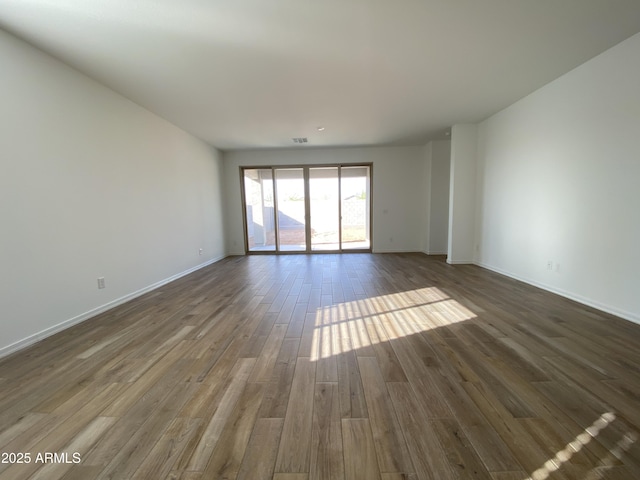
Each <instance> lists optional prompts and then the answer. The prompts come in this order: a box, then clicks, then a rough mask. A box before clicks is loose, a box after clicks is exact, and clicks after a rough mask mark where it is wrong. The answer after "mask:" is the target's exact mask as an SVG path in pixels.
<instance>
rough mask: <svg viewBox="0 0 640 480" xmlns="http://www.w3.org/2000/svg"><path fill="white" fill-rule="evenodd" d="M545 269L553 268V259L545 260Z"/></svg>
mask: <svg viewBox="0 0 640 480" xmlns="http://www.w3.org/2000/svg"><path fill="white" fill-rule="evenodd" d="M547 270H553V261H552V260H549V261H548V262H547Z"/></svg>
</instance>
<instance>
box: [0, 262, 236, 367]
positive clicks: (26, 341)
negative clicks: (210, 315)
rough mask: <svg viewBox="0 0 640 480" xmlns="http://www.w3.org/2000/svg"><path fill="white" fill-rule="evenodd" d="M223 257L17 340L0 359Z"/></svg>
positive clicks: (2, 348) (8, 346)
mask: <svg viewBox="0 0 640 480" xmlns="http://www.w3.org/2000/svg"><path fill="white" fill-rule="evenodd" d="M225 257H226V255H221V256H218V257H215V258H212V259H211V260H208V261H206V262H204V263H201V264H199V265H196V266H195V267H192V268H190V269H188V270H185V271H183V272H180V273H176V274H175V275H172V276H170V277H168V278H165V279H164V280H160V281H159V282H156V283H153V284H151V285H149V286H147V287H144V288H141V289H140V290H136V291H135V292H132V293H129V294H127V295H124V296H122V297H120V298H117V299H115V300H112V301H110V302H107V303H105V304H104V305H100V306H99V307H96V308H93V309H91V310H89V311H87V312H84V313H81V314H80V315H77V316H75V317H73V318H70V319H68V320H65V321H63V322H60V323H58V324H57V325H53V326H52V327H49V328H45V329H44V330H41V331H40V332H37V333H34V334H33V335H29V336H28V337H26V338H23V339H22V340H18V341H17V342H15V343H12V344H10V345H7V346H6V347H1V348H0V358H2V357H6V356H7V355H11V354H12V353H15V352H17V351H18V350H22V349H23V348H26V347H28V346H30V345H33V344H34V343H36V342H39V341H40V340H44V339H45V338H47V337H50V336H51V335H55V334H56V333H58V332H61V331H63V330H66V329H67V328H69V327H72V326H74V325H77V324H78V323H82V322H84V321H85V320H89V319H90V318H93V317H95V316H96V315H99V314H101V313H103V312H106V311H107V310H110V309H112V308H114V307H117V306H118V305H122V304H123V303H126V302H128V301H129V300H133V299H134V298H136V297H139V296H141V295H144V294H145V293H148V292H150V291H152V290H155V289H156V288H159V287H161V286H163V285H166V284H167V283H170V282H173V281H174V280H177V279H179V278H181V277H184V276H185V275H189V274H190V273H193V272H195V271H196V270H200V269H201V268H204V267H207V266H209V265H211V264H213V263H216V262H219V261H220V260H222V259H224V258H225Z"/></svg>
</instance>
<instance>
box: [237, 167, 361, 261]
mask: <svg viewBox="0 0 640 480" xmlns="http://www.w3.org/2000/svg"><path fill="white" fill-rule="evenodd" d="M242 177H243V183H242V187H243V204H244V205H243V207H244V216H245V218H244V224H245V243H246V250H247V252H249V253H260V252H283V253H287V252H340V251H371V166H370V165H318V166H301V167H297V166H296V167H267V168H243V169H242Z"/></svg>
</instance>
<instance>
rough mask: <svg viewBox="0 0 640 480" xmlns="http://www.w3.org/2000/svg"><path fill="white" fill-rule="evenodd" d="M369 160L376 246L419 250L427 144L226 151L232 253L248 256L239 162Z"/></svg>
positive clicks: (385, 249) (383, 249)
mask: <svg viewBox="0 0 640 480" xmlns="http://www.w3.org/2000/svg"><path fill="white" fill-rule="evenodd" d="M370 162H373V196H372V198H373V212H372V214H373V239H372V240H373V250H374V251H375V252H406V251H409V252H418V251H420V250H421V249H422V246H423V242H424V222H425V216H426V215H427V214H428V213H427V208H426V205H427V192H428V186H427V185H425V183H424V182H425V175H426V173H425V168H426V161H425V153H424V147H381V148H329V149H325V148H323V149H312V148H310V149H289V150H242V151H232V152H225V154H224V164H225V166H224V170H225V186H226V199H227V217H226V218H227V232H228V237H227V244H228V245H229V249H230V253H231V254H234V255H242V254H244V240H243V238H244V237H243V235H244V233H243V226H242V214H243V213H242V199H241V196H240V173H239V168H240V166H260V165H292V164H298V165H302V164H321V163H370Z"/></svg>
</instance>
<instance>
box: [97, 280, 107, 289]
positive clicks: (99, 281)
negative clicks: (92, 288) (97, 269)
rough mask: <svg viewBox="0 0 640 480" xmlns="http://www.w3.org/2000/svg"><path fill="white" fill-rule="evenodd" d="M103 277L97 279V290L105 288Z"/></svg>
mask: <svg viewBox="0 0 640 480" xmlns="http://www.w3.org/2000/svg"><path fill="white" fill-rule="evenodd" d="M105 286H106V285H105V283H104V277H98V288H100V289H102V288H105Z"/></svg>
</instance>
